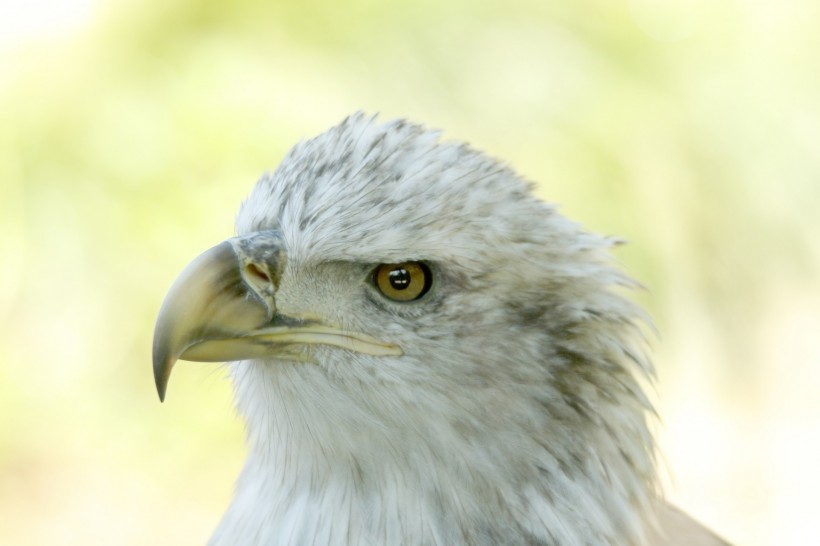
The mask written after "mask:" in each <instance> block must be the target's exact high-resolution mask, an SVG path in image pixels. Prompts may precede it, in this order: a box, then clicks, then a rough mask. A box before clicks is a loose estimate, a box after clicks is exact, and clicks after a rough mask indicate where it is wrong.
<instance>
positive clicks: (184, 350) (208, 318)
mask: <svg viewBox="0 0 820 546" xmlns="http://www.w3.org/2000/svg"><path fill="white" fill-rule="evenodd" d="M283 262H284V252H283V250H282V246H281V239H280V236H279V233H278V232H276V231H261V232H256V233H252V234H250V235H246V236H243V237H234V238H232V239H228V240H227V241H224V242H222V243H220V244H218V245H217V246H215V247H213V248H211V249H209V250H206V251H205V252H204V253H203V254H201V255H200V256H199V257H197V258H196V259H195V260H194V261H193V262H191V263H190V264H189V265H188V266H187V267H186V268H185V269H184V270H183V271H182V273H181V274H180V276H179V277H178V278H177V280H176V281H175V282H174V284H173V286H172V287H171V290H170V291H169V292H168V295H166V296H165V301H164V302H163V304H162V308H161V309H160V312H159V317H157V324H156V327H155V329H154V348H153V353H154V354H153V356H154V380H155V381H156V385H157V392H158V393H159V398H160V400H164V399H165V390H166V387H167V385H168V379H169V377H170V376H171V369H172V368H173V366H174V364H175V363H176V361H177V360H178V359H183V360H196V361H200V362H221V361H232V360H245V359H250V358H259V357H265V356H282V357H286V358H293V355H292V354H289V353H288V350H287V349H288V347H292V346H293V345H294V344H301V345H303V344H317V343H320V344H325V345H335V346H338V347H342V348H345V349H348V350H353V351H357V352H362V353H367V354H372V355H377V356H387V355H401V354H402V351H401V349H400V348H399V347H398V346H397V345H395V344H392V343H386V342H383V341H380V340H378V339H375V338H373V337H371V336H369V335H367V334H363V333H360V332H349V331H343V330H340V329H338V328H334V327H332V326H329V325H323V324H321V323H318V322H317V321H308V320H302V319H300V318H298V317H283V316H281V315H278V314H277V313H276V303H275V299H274V297H275V294H276V290H277V288H278V283H279V275H280V273H281V270H282V265H283ZM294 325H296V326H294Z"/></svg>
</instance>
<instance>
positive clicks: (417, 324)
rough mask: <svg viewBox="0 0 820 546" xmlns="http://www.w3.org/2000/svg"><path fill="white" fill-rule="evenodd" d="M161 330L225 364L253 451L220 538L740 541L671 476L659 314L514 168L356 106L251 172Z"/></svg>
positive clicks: (181, 280)
mask: <svg viewBox="0 0 820 546" xmlns="http://www.w3.org/2000/svg"><path fill="white" fill-rule="evenodd" d="M236 232H237V234H236V236H234V237H231V238H229V239H227V240H226V241H224V242H222V243H219V244H218V245H216V246H215V247H213V248H211V249H210V250H207V251H205V252H204V253H203V254H201V255H200V256H199V257H198V258H196V259H194V261H193V262H191V264H190V265H188V266H187V267H186V268H185V269H184V270H183V272H182V273H181V274H180V276H179V277H178V279H177V280H176V281H175V282H174V284H173V286H172V287H171V289H170V291H169V292H168V294H167V296H166V298H165V301H164V303H163V304H162V307H161V309H160V312H159V316H158V319H157V322H156V328H155V333H154V343H153V366H154V376H155V380H156V386H157V390H158V392H159V397H160V399H161V400H164V398H165V393H166V387H167V384H168V380H169V376H170V373H171V370H172V368H173V366H174V364H175V363H176V362H177V360H180V359H181V360H189V361H200V362H227V365H226V366H227V369H228V370H229V375H230V377H231V379H232V381H233V385H234V389H235V399H236V407H237V410H238V412H239V413H240V414H241V415H242V416H243V418H244V420H245V422H246V429H247V444H248V455H247V460H246V463H245V465H244V469H243V470H242V473H241V475H240V477H239V479H238V483H237V485H236V491H235V496H234V499H233V501H232V503H231V505H230V507H229V508H228V510H227V512H226V513H225V515H224V517H223V519H222V520H221V523H219V525H218V527H217V529H216V531H215V532H214V534H213V537H212V539H211V542H210V544H213V545H256V544H259V545H268V544H271V545H272V544H275V545H283V546H286V545H328V546H331V545H333V546H353V545H368V546H369V545H386V546H393V545H404V546H415V545H431V546H432V545H476V546H483V545H544V546H627V545H629V546H633V545H634V546H639V545H653V546H654V545H660V544H668V545H671V544H680V545H683V544H686V545H693V546H694V545H719V544H725V542H723V541H722V540H721V539H719V538H718V537H717V536H715V535H713V534H712V533H711V532H710V531H708V530H706V529H705V528H703V527H701V526H700V525H699V524H697V523H695V522H694V520H692V519H690V518H689V517H688V516H686V515H685V514H684V513H683V512H681V511H679V510H677V509H675V508H673V507H672V506H670V505H669V504H667V503H666V502H665V501H664V500H663V498H662V495H661V494H660V493H659V490H658V487H657V481H656V460H655V450H656V446H655V443H654V441H653V433H652V430H653V421H654V410H653V407H652V403H651V401H650V399H649V397H648V396H647V395H646V391H647V388H651V385H652V383H653V377H654V371H653V364H652V362H651V360H650V357H649V356H648V351H647V342H646V337H647V336H648V332H651V327H650V326H649V319H648V318H647V316H646V314H645V312H644V311H642V310H641V308H640V307H639V306H638V305H636V304H635V303H633V302H632V301H631V300H630V299H629V297H628V295H629V291H630V289H633V288H635V287H637V286H638V284H637V283H636V282H635V281H633V280H632V279H631V278H630V277H629V276H627V275H626V274H625V273H623V272H622V271H620V270H619V268H618V267H616V266H615V264H614V263H613V260H612V258H611V256H610V249H611V248H612V247H613V246H614V245H616V244H618V243H619V241H618V240H617V239H614V238H608V237H602V236H599V235H595V234H592V233H590V232H587V231H585V230H584V229H583V228H582V227H581V226H579V225H578V224H576V223H574V222H572V221H570V220H568V219H566V218H565V217H564V216H562V215H561V214H560V213H559V212H558V211H557V209H556V207H555V206H553V205H551V204H548V203H546V202H544V201H542V200H541V199H539V198H537V197H536V196H535V195H534V193H533V187H532V185H531V184H530V183H528V182H526V181H525V180H524V179H522V178H521V177H520V176H518V175H517V174H516V173H515V172H514V171H513V170H512V169H511V168H510V167H508V166H506V165H504V164H503V163H500V162H498V161H496V160H494V159H492V158H490V157H488V156H487V155H485V154H483V153H481V152H479V151H477V150H475V149H473V148H471V147H470V146H469V145H467V144H464V143H459V142H450V141H443V140H442V139H441V137H440V133H439V132H436V131H431V130H428V129H426V128H425V127H423V126H420V125H417V124H414V123H411V122H408V121H406V120H394V121H390V122H386V123H385V122H381V121H380V120H379V119H378V118H377V117H375V116H373V117H371V116H367V115H364V114H362V113H358V114H355V115H352V116H350V117H348V118H347V119H345V120H344V121H343V122H342V123H341V124H339V125H338V126H336V127H333V128H331V129H330V130H328V131H327V132H325V133H323V134H321V135H319V136H318V137H316V138H313V139H311V140H307V141H303V142H300V143H299V144H297V145H296V146H295V147H294V148H293V149H292V150H291V151H290V152H289V153H288V154H287V155H286V157H285V158H284V160H283V161H282V162H281V164H280V166H279V167H278V168H277V169H276V170H275V171H274V172H273V173H267V174H265V175H263V176H262V178H261V179H260V180H259V181H258V182H257V183H256V185H255V187H254V188H253V190H252V191H251V193H250V195H249V197H248V198H247V199H246V200H245V201H244V202H243V203H242V204H241V207H240V209H239V212H238V214H237V216H236Z"/></svg>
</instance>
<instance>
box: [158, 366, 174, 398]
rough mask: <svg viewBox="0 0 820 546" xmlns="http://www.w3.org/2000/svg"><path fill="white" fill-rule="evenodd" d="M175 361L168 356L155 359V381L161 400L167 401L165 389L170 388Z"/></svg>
mask: <svg viewBox="0 0 820 546" xmlns="http://www.w3.org/2000/svg"><path fill="white" fill-rule="evenodd" d="M173 366H174V361H173V360H171V359H167V358H155V359H154V383H155V384H156V386H157V394H158V395H159V401H160V402H165V391H166V389H167V388H168V379H169V378H170V377H171V368H173Z"/></svg>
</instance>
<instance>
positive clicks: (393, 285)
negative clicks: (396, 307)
mask: <svg viewBox="0 0 820 546" xmlns="http://www.w3.org/2000/svg"><path fill="white" fill-rule="evenodd" d="M373 284H375V285H376V289H377V290H378V291H379V292H380V293H381V295H382V296H384V297H385V298H387V299H389V300H392V301H398V302H409V301H415V300H417V299H419V298H421V297H422V296H424V295H425V294H426V293H427V292H428V290H430V285H432V284H433V276H432V275H431V274H430V268H429V267H427V264H425V263H423V262H402V263H397V264H381V265H379V266H377V267H376V269H375V270H374V271H373Z"/></svg>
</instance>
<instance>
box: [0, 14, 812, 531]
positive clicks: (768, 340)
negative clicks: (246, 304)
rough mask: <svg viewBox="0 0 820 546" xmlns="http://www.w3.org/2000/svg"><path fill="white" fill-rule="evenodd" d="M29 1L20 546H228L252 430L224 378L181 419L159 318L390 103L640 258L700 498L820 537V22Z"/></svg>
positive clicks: (666, 443)
mask: <svg viewBox="0 0 820 546" xmlns="http://www.w3.org/2000/svg"><path fill="white" fill-rule="evenodd" d="M2 2H3V3H2V4H0V7H2V12H3V19H4V22H3V23H0V543H2V544H37V545H40V544H42V545H46V544H49V545H50V544H119V545H132V544H133V545H138V544H201V543H204V542H205V540H206V539H207V537H208V536H209V534H210V532H211V531H212V529H213V527H214V526H215V524H216V522H217V521H218V518H219V516H220V514H221V513H222V512H223V511H224V509H225V507H226V505H227V503H228V502H229V499H230V494H231V489H232V486H233V480H234V478H235V477H236V475H237V473H238V471H239V469H240V466H241V462H242V460H243V456H244V455H243V431H242V425H241V423H240V422H239V421H238V420H237V419H236V418H235V417H234V416H233V410H232V401H231V392H230V386H229V384H228V382H227V381H225V379H224V374H223V372H222V370H221V368H220V366H218V365H209V364H206V365H193V364H190V365H189V364H185V365H180V366H178V367H177V369H176V370H175V373H174V378H173V381H172V384H171V385H170V389H169V398H168V401H167V402H166V404H164V405H160V404H159V402H158V401H157V398H156V394H155V392H154V386H153V380H152V376H151V365H150V347H151V334H152V328H153V321H154V318H155V316H156V313H157V310H158V308H159V305H160V303H161V301H162V298H163V296H164V293H165V291H166V290H167V288H168V287H169V286H170V284H171V282H172V281H173V279H174V278H175V277H176V275H177V273H178V272H179V271H180V270H181V269H182V267H183V266H184V265H185V264H186V263H187V262H188V261H189V260H190V259H191V258H193V257H194V256H195V255H196V254H197V253H198V252H200V251H201V250H203V249H205V248H207V247H210V246H212V245H213V244H215V243H216V242H218V241H221V240H222V239H224V238H226V237H228V236H230V235H232V233H233V224H232V221H233V215H234V214H235V211H236V210H237V207H238V205H239V203H240V201H241V200H242V199H243V198H244V196H245V195H246V194H247V192H248V191H249V190H250V188H251V186H252V184H253V182H254V181H255V180H256V179H257V177H258V176H259V175H260V174H261V173H262V172H263V171H266V170H271V169H273V168H275V167H276V165H277V164H278V162H279V161H280V159H281V158H282V156H283V155H284V153H285V152H286V151H287V149H288V148H289V146H290V145H292V144H293V143H295V142H296V141H298V140H299V139H301V138H306V137H310V136H312V135H315V134H317V133H319V132H321V131H323V130H324V129H326V128H327V127H329V126H330V125H333V124H335V123H337V122H338V121H340V120H341V119H342V118H343V117H344V116H346V115H348V114H349V113H351V112H354V111H356V110H360V109H361V110H365V111H367V112H373V113H375V112H380V113H381V115H382V117H383V118H384V119H390V118H393V117H408V118H411V119H413V120H416V121H419V122H423V123H425V124H426V125H429V126H432V127H436V128H441V129H443V130H444V135H445V138H450V139H460V140H467V141H469V142H470V143H472V144H473V145H474V146H476V147H478V148H480V149H483V150H485V151H487V152H488V153H489V154H491V155H493V156H495V157H499V158H503V159H504V160H505V161H506V162H508V163H509V164H511V165H513V166H514V167H515V168H516V169H517V170H518V171H519V172H520V173H521V174H522V175H524V176H525V177H526V178H528V179H530V180H534V181H536V182H538V188H539V192H540V194H541V195H542V196H543V197H544V198H545V199H548V200H550V201H553V202H557V203H561V204H562V210H563V211H564V213H565V214H567V215H568V216H570V217H572V218H574V219H576V220H579V221H581V222H582V223H583V224H585V225H586V226H587V227H588V228H589V229H592V230H594V231H597V232H602V233H606V234H617V235H621V236H623V237H625V238H626V239H628V240H629V241H630V245H627V246H625V247H622V248H621V249H619V250H618V252H617V257H618V259H619V261H620V262H621V263H622V264H623V266H624V267H625V268H626V269H627V270H628V271H629V272H630V273H631V274H633V275H634V276H635V277H637V278H639V279H640V280H641V281H642V282H643V283H644V284H645V285H646V286H647V287H648V290H647V291H646V292H645V293H642V294H640V295H639V296H638V297H639V299H640V300H641V302H642V303H643V304H645V305H646V306H647V307H648V308H649V309H650V311H651V313H652V315H653V316H654V318H655V320H656V322H657V325H658V328H659V330H660V332H661V336H660V338H661V339H660V341H659V342H658V343H657V344H656V346H657V347H656V349H657V350H656V357H657V358H656V361H657V365H658V368H659V373H660V381H661V382H660V386H659V388H658V399H659V402H658V406H659V408H660V413H661V415H662V417H663V421H664V424H663V429H662V432H661V441H662V445H663V448H664V452H665V461H666V463H667V465H666V466H667V467H668V468H669V471H668V472H666V473H665V478H664V481H665V483H666V487H667V490H668V492H669V495H670V497H671V498H673V499H674V500H675V501H676V502H678V503H679V504H681V505H682V506H684V507H685V508H686V509H688V510H689V511H691V512H693V513H694V514H696V515H697V516H698V517H699V518H700V519H702V520H704V521H706V522H708V523H709V524H710V525H712V526H713V527H715V528H717V529H719V530H720V531H721V532H722V533H723V534H724V535H726V536H727V537H729V538H731V539H732V540H734V541H737V542H738V543H739V544H744V545H749V546H762V545H766V544H776V545H778V546H781V545H787V546H788V545H803V544H808V543H810V542H811V540H814V539H816V537H817V536H818V534H820V523H818V506H820V494H818V491H820V471H819V470H818V465H817V461H818V460H820V348H818V341H817V340H818V337H820V242H818V240H819V239H820V61H819V60H818V53H817V52H818V51H820V3H816V2H798V1H786V2H783V1H779V0H761V1H754V2H753V1H742V0H737V1H730V0H713V1H708V0H691V1H686V0H657V1H652V0H633V1H619V0H616V1H610V0H576V1H574V2H544V1H542V0H538V1H536V0H531V1H526V0H507V1H502V0H497V1H475V0H474V1H467V0H456V1H446V2H445V1H441V0H439V1H430V0H421V1H416V2H398V1H395V2H394V1H376V0H355V1H352V2H329V1H320V0H309V1H303V2H289V3H279V2H265V1H262V0H247V1H246V0H240V1H236V2H215V1H194V0H165V1H160V0H152V1H137V0H117V1H114V2H108V3H105V4H103V3H102V2H98V3H94V2H91V1H90V0H73V1H72V0H62V1H55V2H52V3H36V2H35V3H30V2H23V1H22V0H2ZM32 6H33V7H32Z"/></svg>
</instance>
